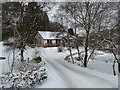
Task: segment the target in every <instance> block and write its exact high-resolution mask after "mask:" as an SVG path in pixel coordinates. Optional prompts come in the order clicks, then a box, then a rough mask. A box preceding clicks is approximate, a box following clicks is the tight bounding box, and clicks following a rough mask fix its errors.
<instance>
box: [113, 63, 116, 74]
mask: <svg viewBox="0 0 120 90" xmlns="http://www.w3.org/2000/svg"><path fill="white" fill-rule="evenodd" d="M113 73H114V75H116V72H115V61H114V64H113Z"/></svg>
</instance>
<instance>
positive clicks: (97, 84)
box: [0, 42, 118, 88]
mask: <svg viewBox="0 0 120 90" xmlns="http://www.w3.org/2000/svg"><path fill="white" fill-rule="evenodd" d="M1 44H2V42H0V48H2V49H0V50H2V51H0V52H2V56H5V57H6V60H5V62H4V64H5V65H3V68H2V70H3V71H4V72H5V71H8V68H9V65H7V64H8V61H7V60H8V56H9V55H8V52H6V51H5V47H3V46H2V45H1ZM73 52H75V50H74V51H73ZM16 53H17V55H16V57H19V53H18V52H16ZM35 53H37V54H38V55H41V56H42V59H43V61H44V62H46V67H47V74H48V78H47V80H46V81H45V82H44V83H43V84H42V85H40V86H36V88H117V87H118V76H114V75H113V72H112V64H113V59H114V57H113V56H112V54H110V53H104V52H101V51H97V53H98V55H96V57H95V58H96V60H95V61H89V63H88V67H87V68H84V67H81V66H78V65H77V64H71V63H68V62H67V61H65V60H64V58H65V56H66V55H68V54H69V52H68V50H66V51H63V52H57V48H56V47H54V48H53V47H51V48H38V47H36V48H30V47H27V50H26V51H25V53H24V55H25V58H26V59H27V58H29V59H32V58H33V57H35ZM10 54H12V53H10ZM10 56H11V55H10ZM11 58H12V57H9V59H10V60H11ZM106 61H108V62H107V63H106ZM0 63H1V62H0ZM91 68H92V69H91ZM116 69H117V68H116Z"/></svg>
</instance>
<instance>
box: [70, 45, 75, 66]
mask: <svg viewBox="0 0 120 90" xmlns="http://www.w3.org/2000/svg"><path fill="white" fill-rule="evenodd" d="M69 51H70V56H71V59H72V62H73V64H74V59H73V56H72V50H71V47H69Z"/></svg>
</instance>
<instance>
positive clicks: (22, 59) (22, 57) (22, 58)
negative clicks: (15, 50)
mask: <svg viewBox="0 0 120 90" xmlns="http://www.w3.org/2000/svg"><path fill="white" fill-rule="evenodd" d="M23 52H24V50H23V49H21V54H20V55H21V62H23V61H24V56H23Z"/></svg>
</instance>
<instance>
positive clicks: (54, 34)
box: [38, 31, 59, 39]
mask: <svg viewBox="0 0 120 90" xmlns="http://www.w3.org/2000/svg"><path fill="white" fill-rule="evenodd" d="M38 33H39V34H40V35H41V36H42V37H43V39H59V38H58V37H57V34H58V33H59V32H50V31H38Z"/></svg>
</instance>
